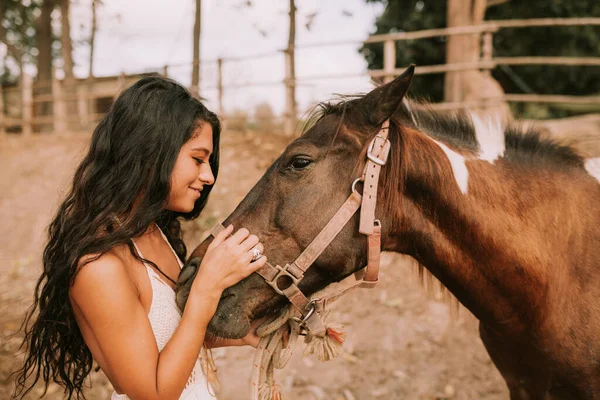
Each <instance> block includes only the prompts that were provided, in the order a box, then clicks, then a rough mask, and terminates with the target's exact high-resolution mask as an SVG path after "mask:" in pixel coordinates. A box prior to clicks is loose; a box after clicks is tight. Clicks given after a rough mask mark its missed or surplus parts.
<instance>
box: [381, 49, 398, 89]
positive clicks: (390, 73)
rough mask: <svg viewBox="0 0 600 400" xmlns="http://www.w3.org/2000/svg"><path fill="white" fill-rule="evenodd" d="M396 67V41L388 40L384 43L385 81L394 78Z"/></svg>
mask: <svg viewBox="0 0 600 400" xmlns="http://www.w3.org/2000/svg"><path fill="white" fill-rule="evenodd" d="M395 69H396V41H394V40H386V41H385V42H384V43H383V70H384V71H385V76H384V78H383V82H384V83H388V82H391V81H393V80H394V70H395Z"/></svg>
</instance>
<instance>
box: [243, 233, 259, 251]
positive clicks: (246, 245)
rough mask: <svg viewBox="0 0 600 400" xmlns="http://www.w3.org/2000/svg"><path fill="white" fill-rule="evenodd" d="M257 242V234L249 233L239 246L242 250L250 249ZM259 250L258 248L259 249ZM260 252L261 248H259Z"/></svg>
mask: <svg viewBox="0 0 600 400" xmlns="http://www.w3.org/2000/svg"><path fill="white" fill-rule="evenodd" d="M257 244H258V236H256V235H250V236H248V237H247V238H246V240H244V241H243V242H242V243H241V244H240V246H242V250H243V251H250V249H252V248H254V247H255V246H256V245H257ZM259 250H260V249H259ZM260 251H261V253H262V250H260Z"/></svg>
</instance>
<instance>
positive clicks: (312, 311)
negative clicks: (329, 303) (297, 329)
mask: <svg viewBox="0 0 600 400" xmlns="http://www.w3.org/2000/svg"><path fill="white" fill-rule="evenodd" d="M315 301H316V300H313V301H311V302H310V303H308V307H310V308H309V310H308V312H307V313H306V315H305V316H304V317H302V319H300V318H298V317H293V318H292V321H295V322H297V323H299V324H300V326H302V327H304V324H305V323H306V321H308V319H309V318H310V317H311V315H313V314H314V312H315V310H316V309H317V307H316V306H315Z"/></svg>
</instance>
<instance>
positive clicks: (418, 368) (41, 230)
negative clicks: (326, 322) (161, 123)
mask: <svg viewBox="0 0 600 400" xmlns="http://www.w3.org/2000/svg"><path fill="white" fill-rule="evenodd" d="M88 140H89V137H88V136H86V135H77V136H74V135H58V134H52V135H44V136H36V137H32V138H18V137H9V138H6V139H3V140H2V141H0V171H1V172H0V174H1V176H2V178H1V180H0V221H2V224H3V229H2V230H0V400H4V399H8V398H10V394H11V392H12V388H13V385H14V381H13V380H12V379H11V378H10V377H9V375H10V372H11V371H14V370H15V369H16V368H17V367H18V366H19V364H20V363H21V362H22V354H21V353H19V351H18V346H19V344H20V341H21V334H20V333H17V334H16V335H11V334H13V333H14V332H15V331H16V330H17V329H18V327H19V325H20V323H21V320H22V318H23V315H24V312H25V310H26V309H27V307H28V306H29V305H30V303H31V300H32V293H33V288H34V285H35V281H36V278H37V276H38V275H39V272H40V270H41V262H40V259H41V255H40V254H41V250H42V249H43V245H44V240H45V237H46V233H45V230H46V227H47V225H48V223H49V221H50V219H51V217H52V214H53V213H54V212H55V210H56V207H57V205H58V202H59V201H60V200H61V198H62V196H63V195H64V192H65V190H66V189H67V188H68V185H69V183H70V179H71V178H72V174H73V172H74V168H75V166H76V164H77V163H78V161H79V160H80V158H81V157H82V156H83V152H84V150H85V148H86V145H87V143H88ZM288 141H289V139H285V138H282V137H279V136H274V135H258V134H256V133H252V132H247V133H241V132H225V133H224V138H223V143H222V154H223V156H222V159H223V161H222V169H221V174H220V176H219V181H218V183H217V186H216V187H215V190H214V191H213V195H212V198H211V201H210V202H209V206H208V207H207V209H206V210H205V212H204V213H203V215H202V216H201V217H200V218H199V219H198V220H197V221H195V222H193V223H188V224H186V226H185V232H186V233H185V239H186V242H187V244H188V248H189V249H192V248H193V247H194V246H195V245H196V244H197V243H199V242H200V241H201V240H202V239H203V238H204V235H205V231H206V230H207V228H209V227H211V226H212V225H213V224H214V223H215V222H217V221H221V220H223V219H224V218H225V217H226V216H227V215H228V214H229V213H230V212H231V211H232V210H233V209H234V207H235V205H236V204H237V203H239V201H240V200H241V199H242V198H243V197H244V195H245V193H247V192H248V190H249V189H250V188H251V187H252V186H253V185H254V183H255V182H256V181H257V180H258V179H259V177H260V176H261V174H262V172H263V171H264V170H265V169H266V168H267V166H268V165H269V164H270V163H271V162H272V161H273V160H274V159H275V158H276V156H277V155H278V154H279V153H280V151H281V150H282V149H283V148H284V147H285V145H286V144H287V142H288ZM380 281H381V283H380V285H379V286H378V287H377V288H375V289H372V290H360V291H355V292H353V293H351V294H349V295H348V296H347V297H345V298H344V299H343V300H341V301H339V302H338V303H337V304H336V305H335V306H334V312H333V317H334V318H333V320H335V321H338V322H342V323H343V324H344V325H345V327H346V328H347V329H346V330H347V334H348V335H347V341H346V343H345V345H344V351H343V353H342V355H341V356H340V357H339V358H337V359H335V360H333V361H330V362H327V363H322V362H320V361H318V360H317V359H316V358H315V357H314V356H308V357H304V356H303V355H302V349H303V345H302V344H300V345H299V346H298V347H297V349H296V353H295V355H294V357H293V359H292V361H291V362H290V363H289V364H288V366H287V367H286V369H285V370H283V371H280V372H279V373H278V375H277V377H278V381H279V382H280V383H281V384H282V387H283V389H284V392H285V393H287V394H288V395H289V397H288V398H289V399H307V400H311V399H315V400H329V399H331V400H358V399H406V400H413V399H414V400H425V399H431V400H433V399H461V400H462V399H485V400H499V399H507V398H508V391H507V389H506V387H505V384H504V382H503V380H502V378H501V377H500V375H499V373H498V372H497V371H496V370H495V368H494V366H493V364H492V363H491V361H490V359H489V357H488V355H487V353H486V352H485V350H484V348H483V345H482V344H481V341H480V340H479V337H478V334H477V322H476V320H475V319H474V318H473V317H472V316H471V315H470V314H469V313H468V311H466V310H464V309H462V308H461V309H460V310H459V312H458V315H454V314H456V313H455V312H454V311H453V307H451V306H449V305H448V302H446V301H444V300H443V299H442V296H441V295H440V294H439V291H436V290H431V291H428V290H425V289H424V288H423V286H422V285H421V283H420V282H419V279H418V278H417V276H416V273H415V269H414V267H413V266H412V264H411V263H410V261H408V260H406V259H403V258H402V257H401V256H398V255H393V254H387V255H384V259H383V261H382V271H381V279H380ZM215 356H216V358H217V365H218V367H219V376H220V380H221V383H222V388H223V389H222V392H221V394H220V397H219V398H220V399H224V400H225V399H226V400H233V399H235V400H238V399H245V398H248V393H249V380H250V372H251V360H252V357H253V349H250V348H226V349H217V350H215ZM111 391H112V388H111V386H110V384H109V383H108V381H107V380H106V378H105V377H104V375H103V374H102V373H101V372H98V373H93V374H92V377H91V379H90V388H89V389H88V390H87V394H88V398H89V399H91V400H96V399H108V398H109V397H110V392H111ZM40 394H41V389H40V388H36V389H35V391H34V393H33V394H32V395H31V396H29V397H28V398H31V399H34V398H38V397H39V395H40ZM44 398H45V399H60V398H63V397H62V391H61V389H60V388H59V387H58V386H57V385H51V387H50V389H49V391H48V394H47V395H46V397H44Z"/></svg>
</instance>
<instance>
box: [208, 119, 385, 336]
mask: <svg viewBox="0 0 600 400" xmlns="http://www.w3.org/2000/svg"><path fill="white" fill-rule="evenodd" d="M389 124H390V121H389V119H388V120H385V121H384V122H383V124H382V126H381V128H380V129H379V132H378V134H377V135H376V136H375V137H374V138H373V139H372V141H371V142H370V143H369V147H368V149H367V163H366V165H365V168H364V170H363V173H362V176H361V177H359V178H357V179H356V180H355V181H354V182H353V183H352V193H351V194H350V196H349V197H348V199H347V200H346V202H345V203H344V204H343V205H342V206H341V207H340V208H339V210H338V211H337V212H336V213H335V215H334V216H333V217H332V218H331V220H329V222H328V223H327V225H325V227H324V228H323V230H321V232H319V234H318V235H317V236H316V237H315V239H314V240H313V241H312V242H311V243H310V244H309V245H308V247H307V248H306V249H305V250H304V251H303V252H302V253H301V254H300V255H299V256H298V258H296V260H295V261H294V262H292V263H291V264H286V265H285V266H284V267H281V266H279V265H275V266H273V265H272V264H270V263H268V262H267V263H266V264H265V265H264V266H263V267H262V268H261V269H259V270H258V271H256V272H257V273H258V274H259V275H260V276H262V277H263V278H264V279H265V281H266V283H267V284H268V285H269V286H271V287H272V288H273V289H274V290H275V291H276V292H277V293H279V294H281V295H284V296H286V297H287V298H288V300H289V301H290V303H292V304H293V305H294V307H295V308H296V309H297V310H298V312H299V314H300V317H299V318H298V322H300V323H301V324H302V326H303V327H304V328H305V329H306V330H307V331H309V332H310V333H311V334H313V335H316V336H321V335H324V334H325V327H324V323H323V321H322V319H321V318H320V316H319V317H318V318H317V316H318V315H319V314H320V311H322V310H323V309H324V308H325V306H326V305H327V304H328V303H329V302H332V301H334V300H335V299H337V298H338V297H339V296H341V295H342V294H343V293H345V292H347V291H348V290H350V289H353V288H355V287H365V288H372V287H374V286H375V285H376V284H377V281H378V276H379V260H380V254H381V222H380V221H379V220H378V219H375V206H376V202H377V186H378V183H379V173H380V171H381V167H382V166H384V165H385V164H386V162H387V159H388V155H389V152H390V141H389V140H388V131H389ZM360 181H362V182H363V194H362V195H361V194H360V193H358V192H357V191H356V184H357V183H358V182H360ZM359 208H360V209H361V211H360V226H359V232H360V233H362V234H364V235H367V236H368V251H367V253H368V262H367V266H366V267H364V268H362V269H361V270H359V271H358V272H356V273H354V274H353V275H350V276H349V277H347V278H345V279H344V280H342V281H340V282H334V283H332V284H330V285H328V286H327V287H326V288H325V289H323V290H321V291H319V292H317V293H315V294H314V295H313V296H312V300H309V299H308V298H307V297H306V296H305V295H304V293H302V292H301V291H300V289H299V288H298V283H299V282H300V281H301V280H302V278H303V277H304V273H305V272H306V271H307V270H308V268H309V267H310V266H311V265H312V264H313V263H314V262H315V260H316V259H317V258H318V257H319V256H320V255H321V253H322V252H323V251H324V250H325V249H326V248H327V247H328V246H329V244H330V243H331V242H332V241H333V239H334V238H335V237H336V236H337V234H338V233H339V232H340V231H341V230H342V229H343V227H344V226H345V225H346V223H347V222H348V221H349V220H350V218H352V216H353V215H354V214H355V213H356V211H357V210H358V209H359ZM223 229H225V228H224V227H223V225H221V224H217V225H216V226H215V227H214V228H213V230H212V232H211V233H212V235H213V236H216V235H217V234H218V233H219V232H220V231H221V230H223Z"/></svg>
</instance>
